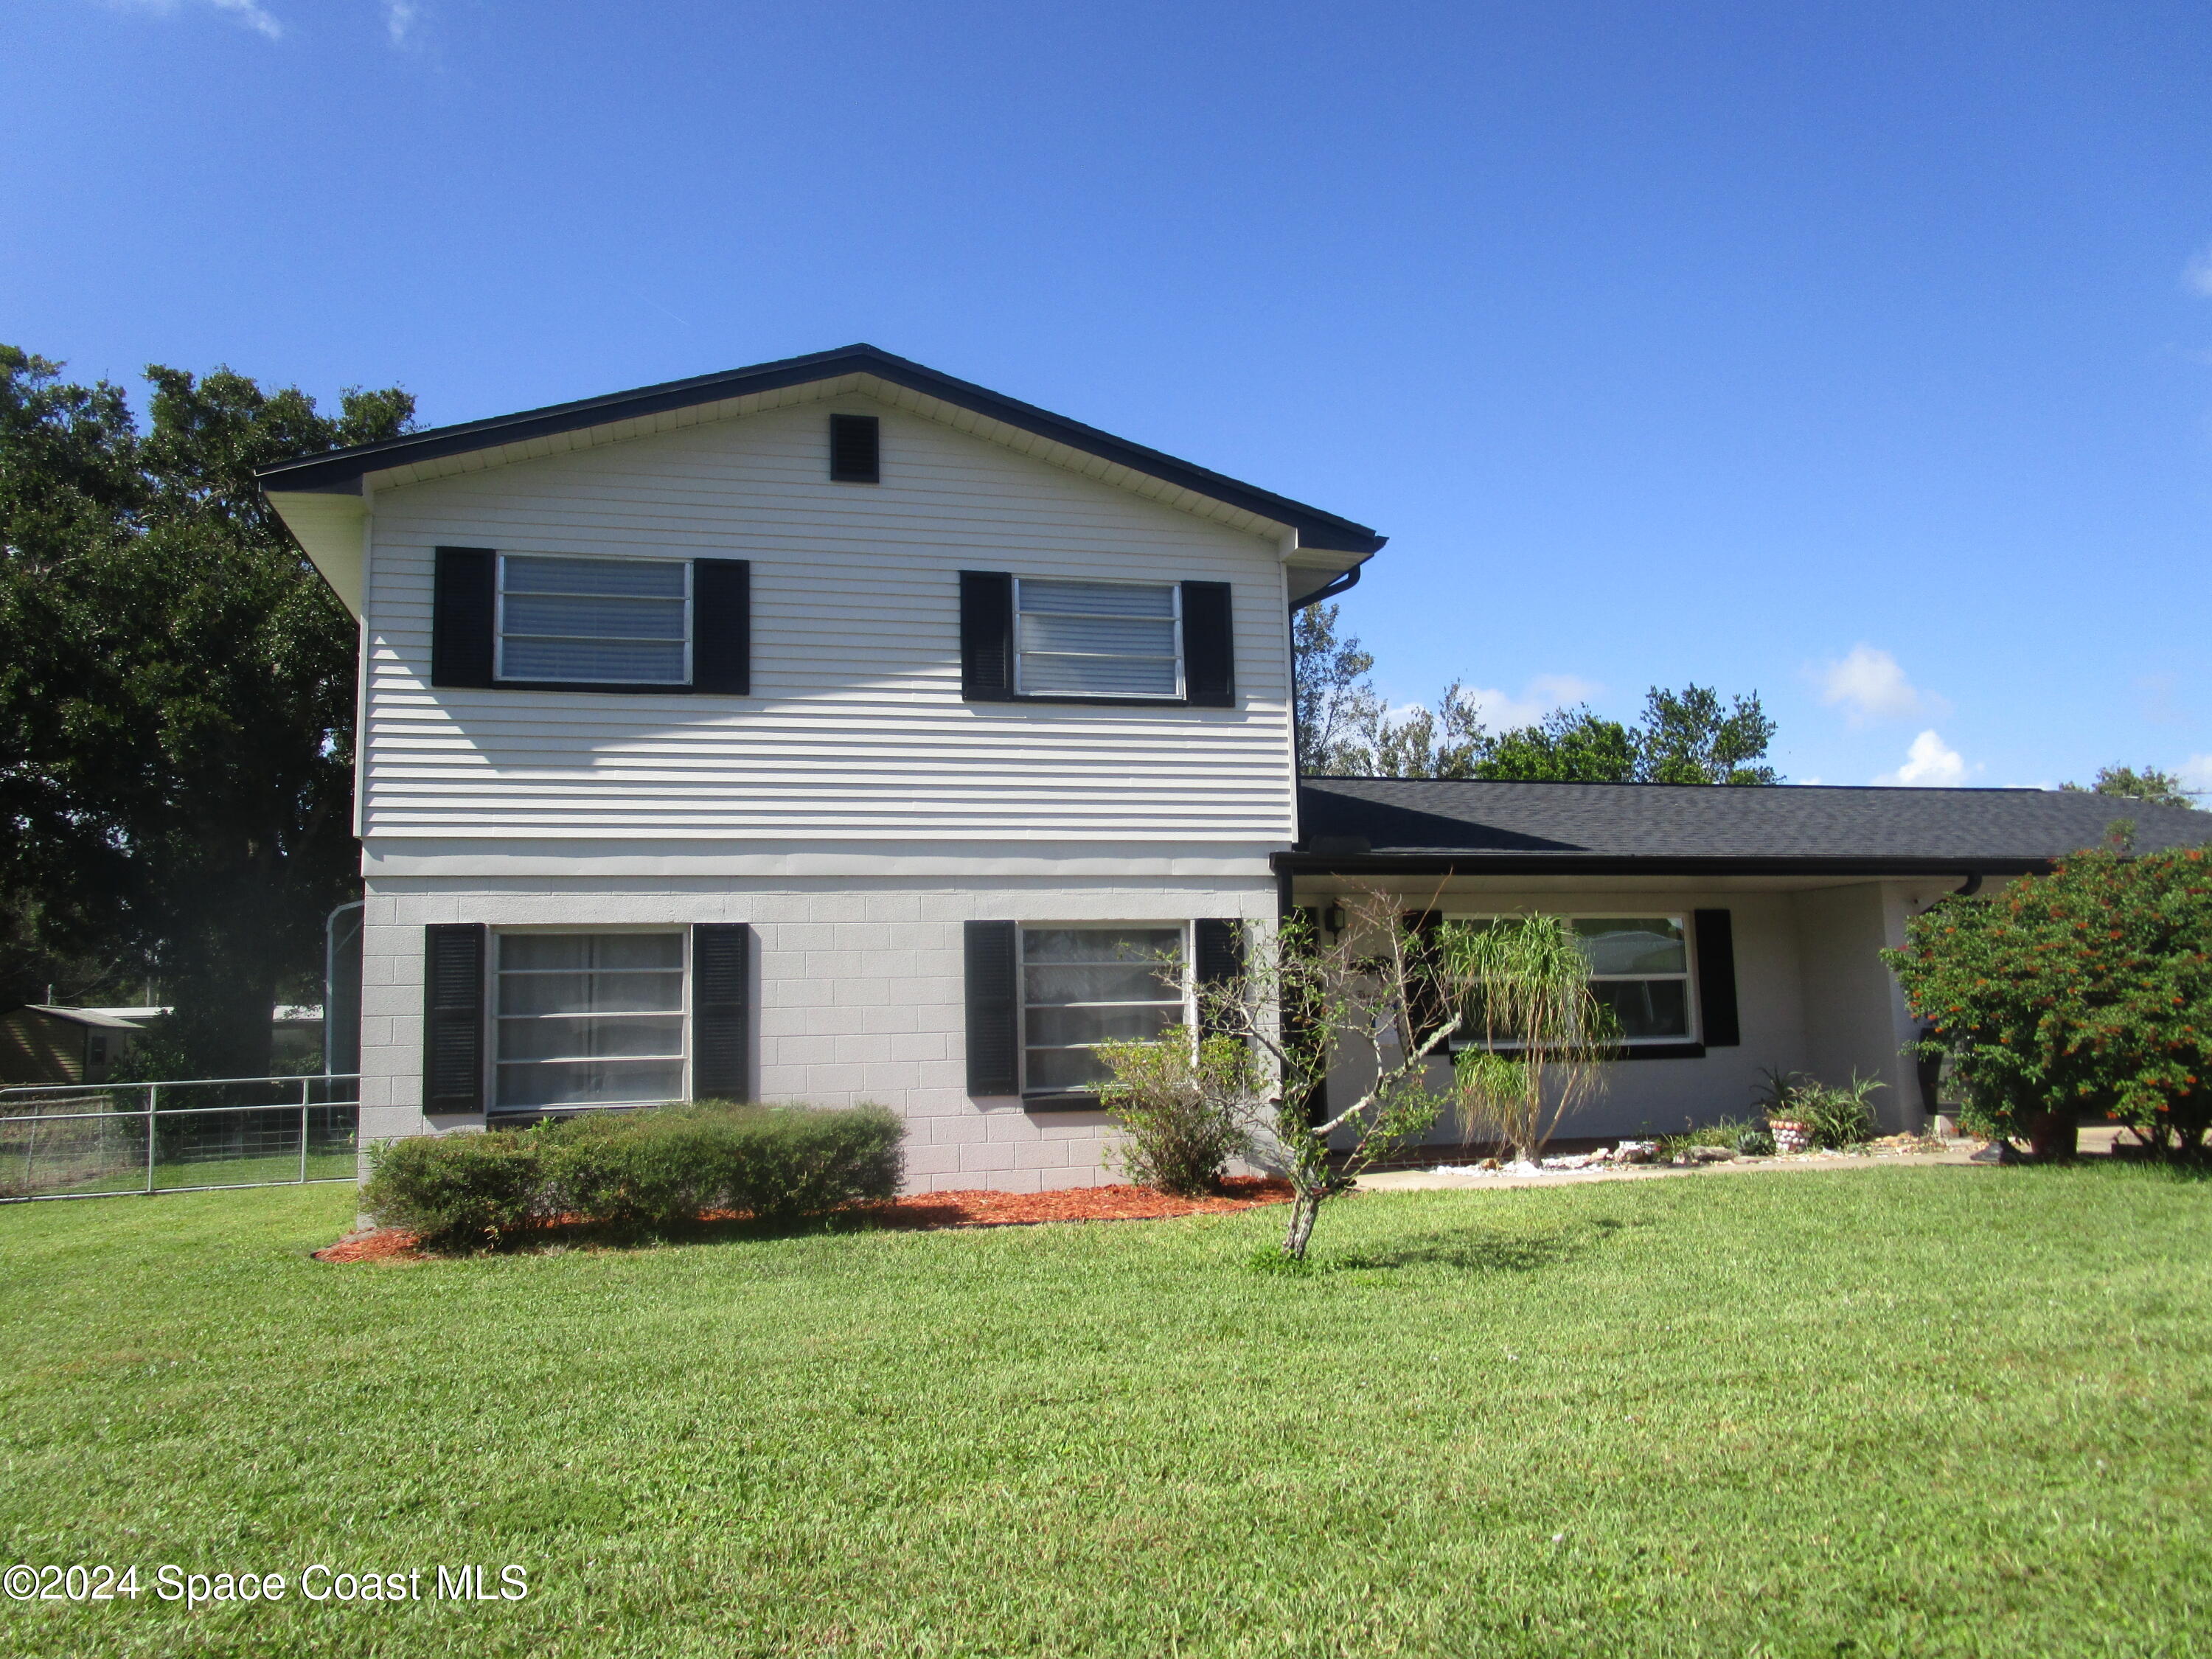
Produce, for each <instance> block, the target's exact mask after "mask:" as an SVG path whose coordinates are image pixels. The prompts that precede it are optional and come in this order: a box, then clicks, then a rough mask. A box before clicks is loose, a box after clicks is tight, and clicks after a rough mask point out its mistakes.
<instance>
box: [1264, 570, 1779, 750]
mask: <svg viewBox="0 0 2212 1659" xmlns="http://www.w3.org/2000/svg"><path fill="white" fill-rule="evenodd" d="M1336 624H1337V608H1336V606H1334V605H1309V606H1308V607H1307V608H1306V609H1305V610H1304V611H1299V612H1298V613H1297V619H1296V621H1295V623H1294V624H1293V628H1292V643H1293V645H1294V646H1295V647H1296V662H1297V716H1298V769H1299V771H1300V772H1302V773H1304V774H1305V775H1308V776H1315V777H1381V778H1482V779H1487V780H1489V781H1493V782H1539V783H1712V784H1771V783H1779V782H1780V781H1782V780H1781V775H1780V774H1779V773H1778V772H1777V771H1776V770H1775V769H1774V768H1773V767H1771V766H1769V765H1766V764H1764V762H1765V757H1766V751H1767V747H1768V745H1769V744H1771V743H1772V742H1773V740H1774V730H1775V728H1774V722H1773V721H1772V720H1770V719H1769V718H1768V717H1767V715H1766V712H1765V710H1764V709H1763V708H1760V707H1759V694H1758V693H1757V692H1755V691H1754V692H1752V693H1750V694H1749V695H1747V696H1735V697H1731V698H1729V701H1728V702H1727V703H1726V704H1725V705H1723V702H1722V701H1721V697H1720V695H1719V694H1718V693H1717V692H1716V691H1714V690H1711V688H1710V687H1707V686H1702V685H1696V684H1692V685H1686V686H1685V687H1683V688H1682V690H1680V691H1666V690H1661V689H1660V688H1659V687H1657V686H1656V685H1655V686H1653V687H1651V688H1650V690H1649V691H1648V692H1647V693H1646V694H1645V696H1644V713H1643V714H1642V715H1641V716H1640V717H1639V718H1638V720H1637V722H1636V723H1635V724H1634V725H1633V726H1630V725H1626V724H1624V723H1623V722H1621V721H1620V720H1607V719H1606V718H1604V717H1603V716H1602V715H1600V714H1595V713H1594V712H1593V711H1592V710H1591V709H1590V708H1589V706H1588V705H1587V704H1577V705H1576V706H1575V707H1573V708H1555V709H1553V711H1552V712H1551V713H1550V714H1546V715H1545V716H1544V717H1543V718H1542V719H1541V720H1536V721H1534V722H1533V723H1531V724H1529V725H1527V726H1514V727H1511V728H1510V729H1508V730H1505V731H1503V732H1492V731H1490V730H1489V729H1488V728H1487V727H1486V726H1485V725H1484V724H1483V720H1482V711H1481V709H1480V706H1479V705H1478V704H1477V702H1476V701H1475V697H1474V693H1473V692H1472V691H1470V690H1468V687H1467V686H1466V684H1464V683H1463V682H1462V681H1458V680H1455V681H1453V682H1452V683H1451V684H1449V685H1448V686H1446V687H1445V688H1444V691H1443V696H1441V697H1439V698H1437V702H1436V706H1435V707H1434V708H1430V707H1429V706H1428V705H1426V704H1425V703H1414V704H1412V705H1411V706H1409V707H1407V708H1403V709H1398V710H1393V709H1392V708H1390V707H1389V704H1388V703H1386V702H1384V701H1383V698H1382V696H1380V695H1379V694H1378V693H1377V692H1376V690H1375V688H1374V685H1373V683H1372V682H1371V681H1370V679H1369V678H1368V675H1369V674H1370V672H1371V671H1372V670H1373V669H1374V666H1375V659H1374V657H1373V656H1372V655H1371V654H1370V653H1368V652H1367V651H1365V650H1364V649H1362V648H1361V646H1360V643H1359V641H1358V639H1357V638H1351V637H1347V638H1344V639H1341V640H1340V639H1339V638H1338V637H1337V633H1336Z"/></svg>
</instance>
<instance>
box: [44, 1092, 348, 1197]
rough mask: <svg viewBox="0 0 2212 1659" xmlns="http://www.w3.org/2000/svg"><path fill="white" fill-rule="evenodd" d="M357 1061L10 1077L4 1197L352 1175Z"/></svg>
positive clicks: (288, 1182) (293, 1182)
mask: <svg viewBox="0 0 2212 1659" xmlns="http://www.w3.org/2000/svg"><path fill="white" fill-rule="evenodd" d="M360 1098H361V1079H360V1076H359V1074H358V1073H347V1074H344V1075H342V1076H336V1077H330V1076H318V1077H233V1078H199V1079H190V1080H186V1081H180V1082H174V1083H89V1084H60V1085H47V1084H33V1085H26V1086H23V1087H19V1088H12V1089H0V1202H11V1201H12V1202H21V1201H22V1200H28V1199H38V1198H107V1197H113V1196H115V1195H117V1194H123V1193H190V1192H206V1191H210V1190H212V1189H215V1188H230V1187H272V1186H297V1185H299V1184H300V1183H301V1182H316V1181H351V1180H354V1179H355V1178H356V1172H357V1170H358V1168H359V1161H360V1151H361V1146H360V1141H361V1108H360V1105H359V1102H360Z"/></svg>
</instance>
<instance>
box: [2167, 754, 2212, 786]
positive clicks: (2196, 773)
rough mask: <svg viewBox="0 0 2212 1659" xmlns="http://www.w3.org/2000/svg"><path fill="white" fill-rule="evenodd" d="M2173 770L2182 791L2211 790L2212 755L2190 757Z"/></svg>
mask: <svg viewBox="0 0 2212 1659" xmlns="http://www.w3.org/2000/svg"><path fill="white" fill-rule="evenodd" d="M2173 770H2174V775H2175V776H2177V777H2179V779H2180V780H2181V787H2183V788H2184V789H2212V755H2191V757H2189V758H2188V759H2187V760H2185V761H2184V762H2182V763H2181V764H2180V765H2179V766H2177V767H2175V768H2174V769H2173Z"/></svg>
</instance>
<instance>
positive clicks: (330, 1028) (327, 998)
mask: <svg viewBox="0 0 2212 1659" xmlns="http://www.w3.org/2000/svg"><path fill="white" fill-rule="evenodd" d="M367 903H368V900H367V899H356V900H354V901H353V902H352V903H350V904H341V905H339V906H338V907H337V908H336V909H335V910H333V911H331V913H330V915H327V916H325V917H324V918H323V1075H324V1076H325V1077H329V1076H331V1075H332V1071H331V1059H332V1055H331V1046H332V1044H333V1043H334V1042H336V1040H337V1022H336V1021H335V1020H334V1019H333V1018H331V1016H332V1015H333V1014H334V1013H335V1012H337V1009H336V1007H335V1006H334V1005H335V1004H336V1002H337V995H336V993H337V983H338V918H339V917H340V916H342V915H344V914H345V913H346V912H347V911H349V910H358V909H360V908H362V906H363V905H365V904H367ZM354 1018H355V1019H356V1020H358V1019H360V1018H361V1009H360V1007H359V1006H358V1005H356V1007H355V1009H354Z"/></svg>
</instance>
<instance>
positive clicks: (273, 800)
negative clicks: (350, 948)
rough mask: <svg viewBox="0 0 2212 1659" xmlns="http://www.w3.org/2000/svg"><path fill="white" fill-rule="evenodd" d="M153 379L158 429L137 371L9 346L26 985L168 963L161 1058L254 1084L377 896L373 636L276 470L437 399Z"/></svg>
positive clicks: (9, 658) (10, 644) (2, 593)
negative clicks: (144, 404) (319, 559)
mask: <svg viewBox="0 0 2212 1659" xmlns="http://www.w3.org/2000/svg"><path fill="white" fill-rule="evenodd" d="M146 380H147V381H148V383H149V386H150V388H151V395H150V397H149V400H148V419H147V421H146V422H145V424H144V427H143V429H142V428H141V425H140V422H138V421H137V419H136V418H135V417H134V416H133V414H132V411H131V408H130V405H129V404H128V403H127V402H126V400H125V396H124V393H123V391H122V389H121V388H120V387H118V386H114V385H112V384H110V383H108V382H106V381H101V382H99V383H98V384H95V385H92V386H79V385H72V384H70V383H68V382H65V381H64V380H63V379H62V377H61V370H60V366H59V365H58V364H56V363H52V362H47V361H46V360H44V359H41V358H38V357H34V356H29V355H27V353H25V352H23V351H21V350H19V349H15V348H13V347H0V914H4V915H6V916H7V917H8V918H9V927H6V928H0V951H7V952H9V953H11V954H12V955H13V956H14V957H15V960H14V961H13V962H12V963H5V962H0V973H6V972H8V971H9V969H11V968H12V969H13V976H14V977H15V979H17V980H19V981H20V980H21V979H22V978H23V977H24V976H25V975H26V974H27V973H28V972H32V971H34V970H35V968H36V966H37V963H36V962H35V961H33V960H32V958H33V957H35V956H40V955H43V956H44V957H45V958H46V959H48V960H52V959H54V958H57V957H58V958H61V959H65V960H67V959H74V960H76V961H81V962H82V961H90V962H96V963H100V964H101V965H102V966H104V967H106V969H108V970H109V971H110V975H111V978H110V982H109V984H108V985H107V986H106V987H100V988H103V989H106V991H107V992H108V994H117V993H119V992H121V991H122V990H123V989H124V988H125V986H126V985H128V984H130V983H131V982H133V981H135V979H136V976H137V975H141V974H147V975H152V976H154V977H155V978H156V979H158V981H160V983H161V987H162V988H163V991H164V994H166V996H167V999H168V1000H170V1002H171V1003H172V1004H173V1007H174V1010H175V1012H174V1016H173V1018H172V1019H171V1020H170V1021H169V1022H168V1023H167V1026H166V1028H165V1029H164V1030H161V1032H159V1033H158V1034H157V1036H156V1037H155V1042H154V1043H153V1045H152V1048H153V1054H154V1058H155V1061H156V1063H158V1064H159V1065H160V1066H162V1067H163V1068H164V1069H165V1070H167V1071H168V1072H169V1073H170V1074H172V1075H187V1076H199V1077H223V1076H251V1075H254V1074H257V1073H261V1072H263V1071H265V1070H266V1069H267V1066H268V1062H269V1042H270V1020H269V1014H270V1005H271V1003H272V1002H273V1001H275V1000H276V999H277V997H278V996H279V995H280V994H289V993H294V992H297V991H301V990H304V989H305V988H306V987H308V986H310V985H312V984H313V981H314V978H315V975H316V972H317V969H319V963H320V947H321V939H322V923H323V918H324V916H325V914H326V913H327V912H328V910H329V909H330V908H331V906H333V905H335V904H338V903H341V902H344V901H345V900H347V899H348V898H350V897H353V896H356V894H357V892H358V890H359V884H358V865H357V858H356V842H355V841H354V838H353V830H352V798H353V702H354V684H355V680H354V670H355V652H356V635H355V629H354V627H353V624H352V623H351V622H350V621H349V619H348V617H346V615H345V612H344V611H343V609H342V608H341V607H340V605H338V603H337V600H336V599H335V598H333V597H332V595H331V592H330V591H329V589H328V588H327V587H326V586H325V585H324V584H323V582H322V580H320V578H319V577H318V576H317V575H316V574H315V572H314V571H313V568H312V567H310V566H309V565H308V564H307V562H306V561H305V560H304V559H303V558H302V557H301V554H300V551H299V549H298V548H297V547H296V546H295V544H293V542H292V540H291V538H289V536H288V535H287V534H286V533H285V532H284V530H283V526H281V525H280V524H278V523H277V522H276V519H275V517H274V515H273V514H272V513H270V510H269V508H268V506H267V503H266V502H265V501H264V500H263V499H262V497H261V495H260V494H259V492H258V489H256V488H255V486H254V482H253V472H254V469H255V468H256V467H258V466H261V465H267V464H268V463H270V462H272V461H276V460H281V459H289V458H290V457H293V456H297V455H305V454H311V453H319V452H321V451H324V450H328V449H331V448H334V447H340V446H343V445H348V444H356V443H368V442H373V441H377V440H379V439H383V438H388V437H391V436H393V435H396V434H398V433H400V432H403V431H404V430H406V429H407V428H408V427H409V426H410V424H411V422H412V419H413V414H414V400H413V398H411V397H410V396H409V394H407V393H406V392H401V391H399V390H398V389H397V388H391V389H386V390H384V391H380V392H360V391H348V392H346V393H345V394H344V395H343V400H342V404H341V407H340V410H339V413H338V414H337V416H335V417H332V416H326V415H324V414H322V413H320V412H319V411H318V410H317V409H316V407H315V404H314V401H313V399H312V398H308V397H307V396H306V395H305V394H304V393H302V392H299V391H297V390H295V389H292V388H285V389H283V390H280V391H275V392H264V390H262V388H260V387H259V386H257V385H255V384H254V382H253V381H252V380H249V379H247V378H246V376H244V375H241V374H233V373H231V372H230V371H228V370H227V369H218V370H216V372H215V373H213V374H208V375H206V376H205V377H204V378H198V379H196V378H195V377H194V376H192V375H191V374H185V373H183V372H181V371H179V370H176V369H170V368H159V367H155V368H149V369H148V370H147V372H146ZM87 988H90V987H87Z"/></svg>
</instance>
